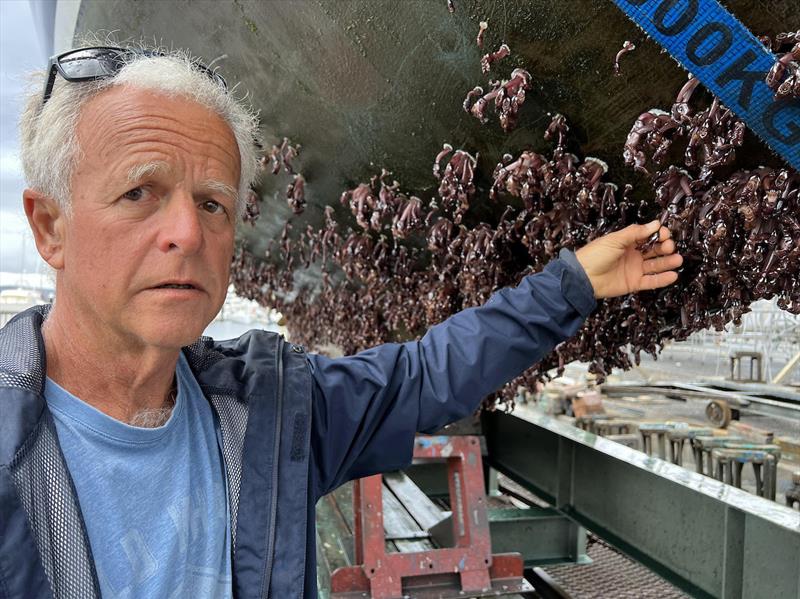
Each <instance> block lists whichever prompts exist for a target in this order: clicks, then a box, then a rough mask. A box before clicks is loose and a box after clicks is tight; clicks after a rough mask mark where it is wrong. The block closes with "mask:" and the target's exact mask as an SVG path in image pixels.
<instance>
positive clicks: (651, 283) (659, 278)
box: [639, 270, 678, 291]
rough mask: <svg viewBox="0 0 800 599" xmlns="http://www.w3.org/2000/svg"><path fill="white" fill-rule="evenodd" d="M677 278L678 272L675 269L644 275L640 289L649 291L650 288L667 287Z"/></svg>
mask: <svg viewBox="0 0 800 599" xmlns="http://www.w3.org/2000/svg"><path fill="white" fill-rule="evenodd" d="M677 280H678V273H676V272H675V271H674V270H670V271H667V272H661V273H658V274H655V275H646V276H644V277H642V279H641V281H640V283H639V291H648V290H650V289H659V288H661V287H666V286H667V285H672V283H674V282H675V281H677Z"/></svg>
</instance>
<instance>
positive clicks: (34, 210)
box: [22, 189, 67, 270]
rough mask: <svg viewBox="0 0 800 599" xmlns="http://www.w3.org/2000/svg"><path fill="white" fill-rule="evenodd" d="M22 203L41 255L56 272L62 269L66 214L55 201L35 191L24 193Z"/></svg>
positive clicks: (28, 190) (30, 190) (27, 190)
mask: <svg viewBox="0 0 800 599" xmlns="http://www.w3.org/2000/svg"><path fill="white" fill-rule="evenodd" d="M22 202H23V205H24V207H25V215H26V216H27V217H28V224H29V225H30V227H31V231H32V232H33V239H34V241H35V242H36V249H37V250H39V255H40V256H41V257H42V259H43V260H44V261H45V262H47V263H48V264H49V265H50V266H51V267H52V268H54V269H55V270H60V269H62V268H63V267H64V242H65V238H64V235H65V233H66V230H67V227H66V220H67V218H66V214H64V211H63V210H62V208H61V206H59V205H58V203H57V202H56V201H55V200H54V199H52V198H50V197H48V196H46V195H44V194H42V193H41V192H38V191H36V190H34V189H26V190H25V191H23V192H22Z"/></svg>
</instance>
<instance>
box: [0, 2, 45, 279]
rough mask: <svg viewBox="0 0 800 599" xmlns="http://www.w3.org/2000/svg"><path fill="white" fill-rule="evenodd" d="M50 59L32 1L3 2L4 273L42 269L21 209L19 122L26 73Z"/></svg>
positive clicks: (0, 188)
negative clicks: (42, 44) (37, 27)
mask: <svg viewBox="0 0 800 599" xmlns="http://www.w3.org/2000/svg"><path fill="white" fill-rule="evenodd" d="M46 60H47V58H46V57H45V56H44V54H43V52H42V50H41V49H40V45H39V40H38V38H37V33H36V30H35V28H34V24H33V19H32V17H31V12H30V6H29V4H28V0H0V271H9V272H23V271H24V272H37V271H38V270H41V269H42V265H44V263H43V262H42V260H41V258H39V255H38V254H37V253H36V248H35V247H34V245H33V238H32V237H31V236H30V233H28V224H27V222H26V221H25V214H24V213H23V211H22V190H23V189H24V187H25V183H24V180H23V177H22V168H21V166H20V163H19V145H18V143H17V118H18V117H19V109H20V106H21V104H22V94H23V91H24V90H25V87H26V79H25V74H26V73H27V72H30V71H32V70H37V69H43V68H44V67H45V66H46V64H45V63H46Z"/></svg>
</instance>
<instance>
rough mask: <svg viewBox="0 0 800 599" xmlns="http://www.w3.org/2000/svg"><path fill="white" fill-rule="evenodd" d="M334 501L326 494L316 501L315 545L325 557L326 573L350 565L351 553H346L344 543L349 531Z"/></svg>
mask: <svg viewBox="0 0 800 599" xmlns="http://www.w3.org/2000/svg"><path fill="white" fill-rule="evenodd" d="M334 502H335V500H334V498H333V497H331V496H330V495H327V496H325V497H323V498H322V499H320V500H319V502H318V503H317V546H318V547H319V549H320V551H321V552H322V554H323V557H324V558H325V566H326V569H327V570H328V573H331V572H333V571H334V570H336V568H341V567H343V566H350V565H352V554H349V555H348V553H349V552H348V551H347V548H346V546H345V543H344V540H345V539H346V538H347V537H349V536H350V531H349V530H348V528H347V525H346V523H345V521H344V519H343V518H342V517H341V514H340V513H339V512H338V510H337V509H336V506H335V503H334Z"/></svg>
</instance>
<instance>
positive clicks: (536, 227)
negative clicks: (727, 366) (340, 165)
mask: <svg viewBox="0 0 800 599" xmlns="http://www.w3.org/2000/svg"><path fill="white" fill-rule="evenodd" d="M486 29H487V25H486V23H485V22H481V25H480V30H479V31H478V34H477V39H476V43H477V44H478V45H479V46H480V47H483V44H484V35H485V32H486ZM762 41H763V42H764V43H765V45H767V46H768V47H769V48H770V49H771V50H773V51H774V52H776V54H777V56H778V60H777V61H776V64H775V67H774V68H773V69H772V70H771V71H770V73H769V74H768V76H767V83H768V85H769V86H770V87H771V89H773V90H774V92H775V94H776V98H778V101H796V100H797V98H798V97H800V85H798V81H800V75H798V65H797V60H798V58H800V44H799V43H798V41H800V33H789V34H781V35H778V36H775V38H762ZM621 46H622V49H621V50H620V51H619V52H618V53H617V55H616V57H613V56H612V57H611V59H610V61H609V76H610V77H611V76H613V75H614V74H618V73H620V71H621V70H624V69H625V65H624V62H625V54H627V53H629V52H632V51H634V50H635V45H634V44H632V43H631V42H629V41H625V42H624V44H621ZM512 52H513V50H512V49H511V48H509V47H508V46H507V45H506V44H502V45H500V46H499V48H498V49H497V50H496V51H494V52H488V53H487V54H486V55H485V56H484V57H483V60H482V62H481V67H482V71H483V73H485V74H486V75H487V76H495V74H496V73H500V72H502V69H503V63H504V59H506V57H507V56H508V55H509V54H511V53H512ZM534 80H535V72H533V73H531V72H528V71H527V70H524V69H521V68H515V69H511V72H510V73H509V74H508V76H507V78H502V77H500V78H496V79H492V80H490V81H489V83H488V84H481V85H476V86H475V87H474V88H473V89H472V90H471V91H468V92H467V93H466V97H465V100H464V102H463V107H459V106H458V105H456V106H454V107H453V109H454V110H460V109H461V108H463V110H464V111H465V113H466V114H465V115H464V118H477V119H479V120H480V121H481V122H482V123H484V124H485V126H486V127H494V126H499V127H501V128H502V130H503V131H505V132H510V131H512V130H513V129H514V128H515V127H516V126H517V121H518V114H519V112H520V110H524V105H523V104H524V101H525V97H526V94H529V93H532V92H531V90H532V89H533V86H532V82H533V81H534ZM485 90H488V91H485ZM553 108H554V109H557V107H553ZM642 109H643V112H642V113H641V114H640V115H639V117H638V118H637V119H636V120H635V122H633V123H631V128H630V132H629V134H628V136H627V139H625V140H621V143H620V147H619V151H620V152H621V153H622V155H623V158H624V161H625V163H626V164H627V165H629V166H630V168H632V169H635V170H636V171H638V172H640V173H642V174H644V175H645V176H646V178H647V180H648V181H649V186H650V189H649V190H648V193H645V194H642V193H640V194H636V197H639V198H645V199H639V200H635V201H634V200H633V199H631V198H632V197H634V194H633V193H632V191H633V188H632V186H631V185H630V184H627V185H624V186H622V187H620V186H618V185H616V184H615V183H614V182H613V181H610V180H609V176H608V172H607V171H608V167H607V165H606V164H605V162H604V161H603V160H602V159H600V158H597V157H592V156H580V155H578V154H576V153H574V152H572V151H570V150H568V148H573V149H574V148H575V147H576V146H575V143H574V141H573V140H571V139H570V125H569V115H562V114H557V113H555V110H554V114H553V115H552V119H551V122H550V124H549V126H547V127H546V129H545V130H544V131H542V134H543V136H544V138H545V139H546V140H549V141H550V143H551V144H552V150H551V152H549V153H548V154H546V155H545V154H540V153H537V152H534V151H532V150H530V149H526V148H520V149H519V151H518V152H517V153H516V154H505V155H502V156H497V157H496V158H494V159H493V162H494V161H495V160H496V167H495V168H494V170H493V172H492V173H485V175H487V176H489V178H490V180H491V185H490V187H489V188H488V189H479V188H478V186H477V185H476V174H477V173H476V169H477V168H478V156H477V155H475V154H474V153H472V152H471V150H470V148H458V149H455V148H454V147H453V146H452V145H450V144H449V143H446V142H445V143H444V144H443V146H442V150H441V151H440V152H439V153H438V155H436V156H435V157H434V156H431V159H432V177H433V179H432V183H433V182H435V184H436V185H435V190H436V192H435V193H433V194H430V193H428V194H424V193H422V192H420V191H417V190H411V189H406V188H404V187H403V185H402V183H401V182H399V181H397V180H395V179H394V178H393V177H392V173H391V172H389V171H388V170H385V169H384V170H381V171H380V172H376V173H375V175H374V176H373V177H372V178H371V179H370V180H369V181H364V182H361V183H358V184H356V185H354V186H352V187H350V188H348V189H345V190H343V191H342V193H341V196H340V201H339V204H340V206H338V207H337V208H336V209H334V207H333V206H331V205H329V206H328V207H327V208H326V209H325V219H324V224H323V225H322V226H320V227H313V226H311V225H308V226H306V228H305V229H304V230H302V231H294V230H293V224H292V219H291V218H290V219H289V221H287V222H286V224H285V226H284V230H283V234H282V236H281V238H280V239H279V240H276V241H275V242H274V243H273V244H272V245H271V247H270V249H268V250H267V255H266V256H254V255H252V254H251V253H250V252H249V251H248V250H247V249H246V248H241V249H240V250H239V251H238V252H237V255H236V256H235V258H234V264H233V280H234V284H235V287H236V290H237V293H239V294H240V295H242V296H245V297H247V298H250V299H256V300H258V301H259V302H261V303H263V304H265V305H269V306H271V307H274V308H277V309H278V310H280V311H281V312H283V313H284V315H285V316H286V319H287V323H288V327H289V330H290V332H291V335H292V338H293V340H295V341H297V342H299V343H302V344H305V345H308V346H309V347H315V348H318V347H320V346H325V345H331V344H332V345H335V346H338V347H340V348H341V349H342V351H343V352H344V353H346V354H349V353H354V352H357V351H359V350H362V349H365V348H368V347H371V346H373V345H376V344H379V343H382V342H387V341H404V340H409V339H414V338H416V337H418V336H419V335H421V334H423V333H424V331H425V330H426V329H427V328H428V327H430V326H432V325H434V324H436V323H438V322H441V321H442V320H444V319H445V318H447V317H448V316H450V315H451V314H453V313H455V312H457V311H459V310H462V309H464V308H467V307H470V306H476V305H479V304H481V303H483V302H485V301H486V300H487V299H488V298H489V297H490V295H491V294H492V293H493V292H494V291H496V290H497V289H500V288H502V287H505V286H508V285H515V284H517V283H518V282H519V281H520V280H521V279H522V278H523V277H524V276H526V275H528V274H531V273H533V272H536V271H538V270H541V269H542V268H543V266H544V265H545V264H546V263H547V262H548V261H550V260H552V259H554V258H555V257H556V256H557V254H558V252H559V250H560V249H561V248H565V247H566V248H571V249H574V248H578V247H580V246H582V245H583V244H585V243H587V242H588V241H591V240H592V239H594V238H595V237H598V236H600V235H602V234H604V233H607V232H610V231H613V230H616V229H619V228H621V227H623V226H625V225H627V224H630V223H633V222H646V221H648V220H651V219H653V218H659V219H660V220H661V222H662V223H663V224H664V225H665V226H667V227H668V228H669V229H670V230H671V231H672V235H673V238H674V240H675V243H676V246H677V251H678V252H679V253H681V254H682V255H683V257H684V265H683V267H682V269H681V271H680V278H679V280H678V282H677V283H676V284H675V285H672V286H670V287H668V288H666V289H662V290H659V291H654V292H642V293H638V294H635V295H630V296H627V297H622V298H617V299H612V300H604V301H600V302H599V305H598V307H597V309H596V310H595V311H594V313H593V314H592V315H591V316H590V317H589V318H588V319H587V321H586V323H585V324H584V326H583V327H582V328H581V329H580V330H579V331H578V333H577V334H576V335H575V336H574V337H573V338H572V339H570V340H569V341H566V342H564V343H562V344H560V345H559V346H557V347H556V348H555V351H554V352H552V353H551V354H550V355H549V356H548V357H547V358H545V359H544V360H542V361H541V362H540V363H538V364H536V365H535V366H533V367H532V368H531V369H530V370H528V371H527V372H525V373H523V374H522V375H521V376H520V377H519V378H518V379H516V380H514V381H512V382H511V383H509V384H508V385H506V387H504V388H503V389H502V390H500V391H499V392H498V393H496V394H495V395H494V396H492V397H490V398H488V399H487V401H486V404H485V405H486V407H495V406H497V405H498V404H499V405H500V406H501V407H506V408H510V407H512V406H513V400H514V397H515V395H516V394H517V393H518V388H519V387H520V386H522V387H525V388H531V389H532V388H533V386H534V385H535V384H536V382H537V381H541V380H543V379H545V378H547V373H548V371H551V370H552V369H554V368H557V369H559V370H560V369H563V367H564V365H565V364H567V363H568V362H571V361H574V360H580V361H585V362H589V363H590V366H589V370H590V371H591V372H593V373H595V374H597V375H598V376H599V378H600V379H602V378H603V377H604V376H605V375H606V374H608V373H609V372H610V371H611V369H612V368H622V369H628V368H631V367H632V366H633V364H638V363H639V360H640V354H641V352H647V353H649V354H652V355H654V356H655V355H657V354H658V352H659V350H660V349H661V348H662V347H663V344H664V343H665V342H666V341H668V340H683V339H686V338H687V337H688V336H689V335H690V334H691V333H693V332H695V331H699V330H701V329H705V328H708V327H714V328H716V329H718V330H721V329H722V328H723V327H724V326H725V325H726V324H727V323H729V322H738V321H739V319H740V318H741V317H742V315H743V314H744V313H746V312H747V311H748V310H749V308H748V306H749V305H750V304H751V303H752V302H754V301H756V300H759V299H770V298H777V302H778V305H779V306H780V307H781V308H783V309H785V310H788V311H790V312H792V313H795V314H798V313H800V175H799V174H798V172H797V171H795V170H793V169H791V168H789V167H788V166H787V167H786V168H777V169H776V168H768V167H764V166H760V165H758V164H749V163H748V156H746V155H739V154H744V153H742V152H740V148H741V147H742V145H743V144H744V143H745V141H746V139H747V138H748V137H749V136H751V135H752V134H751V133H750V131H749V130H748V129H747V127H746V125H745V123H744V122H743V121H741V120H740V119H738V118H737V117H736V116H735V115H734V114H733V112H731V111H730V110H729V109H728V108H727V107H726V106H724V105H723V104H722V103H721V102H720V101H719V100H718V99H717V98H716V97H714V96H712V95H711V94H710V93H709V92H707V91H705V89H704V88H703V87H702V85H700V84H699V81H698V80H697V79H695V78H693V77H689V79H688V80H687V82H686V84H685V85H683V87H682V88H681V89H679V90H676V96H675V101H674V103H673V104H672V105H671V106H663V107H658V108H650V109H647V107H642ZM737 152H738V153H737ZM262 165H263V166H264V169H265V171H267V172H269V171H271V172H272V173H273V174H275V175H278V176H287V177H288V180H289V183H288V184H287V187H286V201H287V203H288V204H289V206H290V207H291V209H292V213H293V214H300V213H302V211H303V209H304V206H305V200H304V193H305V191H304V190H305V186H306V185H307V184H308V185H313V181H309V182H308V183H307V182H306V180H305V178H304V177H303V175H302V174H301V172H300V171H302V153H301V149H300V146H298V145H295V144H292V142H291V141H290V140H288V139H284V140H283V141H282V142H280V143H277V144H276V145H275V146H273V147H272V148H271V150H270V151H268V152H266V153H265V156H264V159H263V161H262ZM387 166H388V165H387ZM281 171H284V173H285V174H284V175H280V174H279V173H280V172H281ZM259 202H260V198H259V195H258V194H257V193H256V192H255V191H254V192H253V193H252V194H251V197H250V198H249V200H248V211H247V214H246V220H250V221H251V222H254V221H255V220H256V219H257V218H258V216H259V207H258V204H259ZM487 205H488V206H491V207H492V210H476V208H478V207H486V206H487ZM486 214H499V215H500V216H499V218H493V219H491V220H490V219H487V218H485V215H486ZM479 215H481V216H479ZM487 221H489V222H487ZM312 264H313V265H315V266H316V267H317V268H319V269H321V271H322V273H323V274H322V285H321V288H319V289H311V288H307V287H303V286H300V285H296V284H295V280H296V278H295V276H294V275H295V271H296V270H298V269H304V268H309V267H311V266H312Z"/></svg>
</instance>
